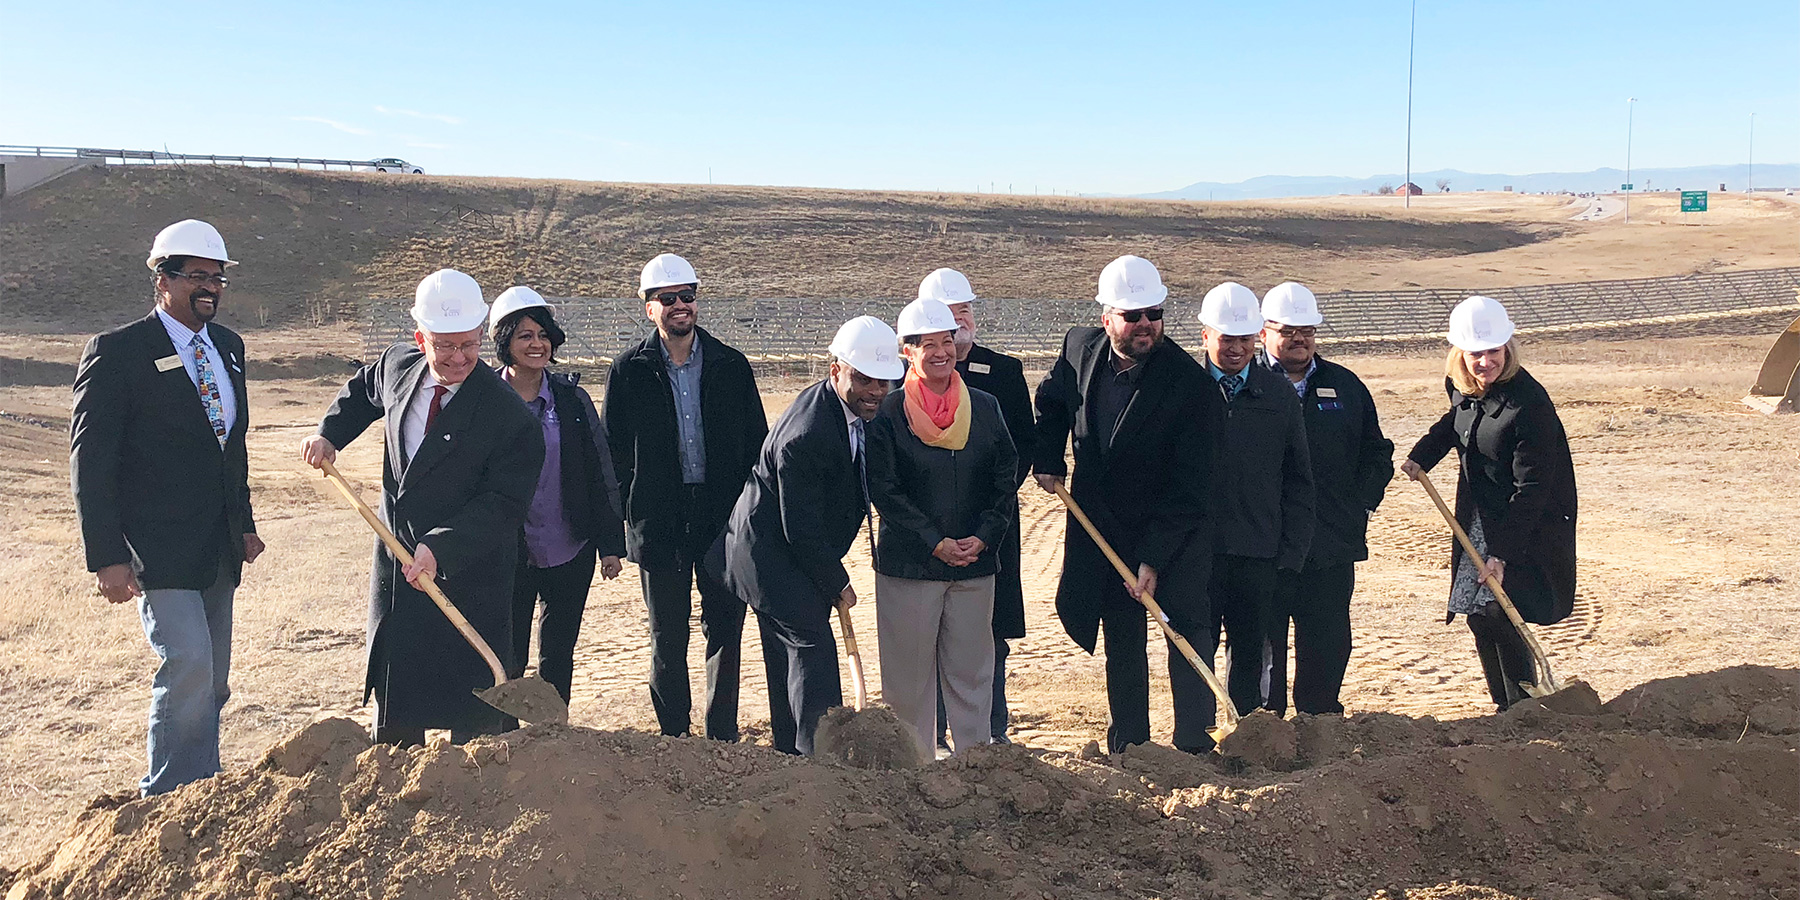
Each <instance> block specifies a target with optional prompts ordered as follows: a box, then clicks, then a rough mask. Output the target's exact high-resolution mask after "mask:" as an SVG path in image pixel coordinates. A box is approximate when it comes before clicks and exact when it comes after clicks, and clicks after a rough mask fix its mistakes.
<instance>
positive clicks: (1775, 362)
mask: <svg viewBox="0 0 1800 900" xmlns="http://www.w3.org/2000/svg"><path fill="white" fill-rule="evenodd" d="M1744 403H1745V404H1746V405H1748V406H1750V407H1751V408H1753V409H1758V410H1761V411H1763V412H1765V413H1783V412H1789V413H1791V412H1794V411H1795V409H1796V408H1800V316H1797V317H1795V319H1794V321H1792V322H1789V323H1788V327H1787V328H1786V329H1784V330H1783V331H1782V332H1781V333H1780V334H1778V335H1776V336H1775V346H1773V347H1770V348H1769V355H1768V356H1767V357H1765V358H1764V359H1763V364H1762V370H1761V371H1760V372H1758V373H1756V385H1755V386H1753V387H1751V388H1750V396H1748V397H1745V398H1744Z"/></svg>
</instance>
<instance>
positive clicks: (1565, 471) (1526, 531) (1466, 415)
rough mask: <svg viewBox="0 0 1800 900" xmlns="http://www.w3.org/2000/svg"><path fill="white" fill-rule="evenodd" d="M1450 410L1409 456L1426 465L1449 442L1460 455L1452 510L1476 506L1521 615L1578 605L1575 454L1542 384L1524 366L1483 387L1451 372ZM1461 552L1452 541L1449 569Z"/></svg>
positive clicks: (1560, 613)
mask: <svg viewBox="0 0 1800 900" xmlns="http://www.w3.org/2000/svg"><path fill="white" fill-rule="evenodd" d="M1444 389H1445V390H1446V391H1448V392H1449V394H1450V410H1449V411H1448V412H1446V413H1444V416H1443V418H1441V419H1439V420H1438V421H1437V423H1436V424H1434V425H1432V426H1431V430H1429V431H1427V432H1426V433H1425V436H1424V437H1422V438H1420V439H1419V442H1418V443H1417V444H1414V445H1413V448H1412V452H1411V453H1408V454H1407V458H1409V459H1411V460H1412V461H1413V462H1415V463H1418V464H1419V467H1420V468H1423V469H1426V470H1429V469H1430V468H1431V467H1432V466H1434V465H1436V464H1437V462H1438V460H1440V459H1443V458H1444V455H1445V454H1446V453H1449V452H1450V451H1451V450H1452V449H1455V450H1456V451H1457V453H1458V454H1459V457H1460V459H1461V461H1462V472H1461V474H1460V475H1459V476H1458V478H1457V482H1456V518H1457V521H1459V522H1461V523H1462V526H1463V528H1465V529H1467V528H1469V527H1470V524H1471V523H1472V522H1473V521H1474V519H1473V513H1474V512H1475V511H1476V510H1480V511H1481V525H1482V531H1483V533H1484V534H1485V536H1486V538H1487V552H1488V555H1490V556H1497V557H1499V558H1501V559H1502V560H1505V561H1506V577H1505V579H1504V581H1503V582H1502V584H1501V586H1502V587H1504V588H1506V593H1507V596H1508V597H1510V598H1511V599H1512V602H1513V605H1514V606H1517V607H1518V608H1519V615H1520V616H1521V617H1522V618H1524V619H1525V621H1527V622H1535V623H1537V624H1539V625H1553V624H1555V623H1557V622H1560V621H1562V620H1563V619H1564V618H1566V617H1568V615H1569V613H1570V612H1572V611H1573V610H1574V608H1575V507H1576V502H1575V463H1574V459H1573V458H1572V457H1571V456H1570V454H1569V437H1568V434H1567V433H1566V432H1564V431H1563V424H1562V419H1561V418H1559V417H1558V416H1557V414H1556V406H1555V404H1553V403H1551V402H1550V394H1549V392H1547V391H1545V390H1544V386H1543V385H1542V384H1539V383H1538V380H1537V379H1536V378H1533V377H1531V373H1530V372H1527V371H1525V370H1523V369H1520V370H1519V373H1518V374H1517V375H1514V376H1513V377H1512V378H1510V379H1508V380H1506V381H1503V382H1501V383H1499V384H1496V385H1494V386H1493V387H1492V388H1491V389H1489V390H1488V392H1487V394H1486V396H1483V397H1465V396H1463V394H1462V392H1461V391H1458V390H1457V389H1456V387H1455V385H1453V384H1452V383H1451V382H1450V380H1449V379H1447V378H1446V379H1445V380H1444ZM1462 555H1463V550H1462V545H1461V544H1460V543H1458V542H1456V541H1454V540H1453V541H1452V542H1451V546H1450V571H1452V572H1455V571H1456V566H1457V564H1458V563H1459V562H1460V561H1461V559H1462Z"/></svg>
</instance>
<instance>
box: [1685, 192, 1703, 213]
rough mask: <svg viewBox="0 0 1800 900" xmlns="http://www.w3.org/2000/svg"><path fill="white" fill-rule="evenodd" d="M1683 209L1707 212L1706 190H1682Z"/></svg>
mask: <svg viewBox="0 0 1800 900" xmlns="http://www.w3.org/2000/svg"><path fill="white" fill-rule="evenodd" d="M1681 211H1682V212H1706V192H1705V191H1682V192H1681Z"/></svg>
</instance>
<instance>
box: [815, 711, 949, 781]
mask: <svg viewBox="0 0 1800 900" xmlns="http://www.w3.org/2000/svg"><path fill="white" fill-rule="evenodd" d="M814 742H815V748H816V752H817V753H818V756H819V758H820V759H821V760H823V761H825V762H836V763H843V764H844V765H847V766H855V767H856V768H858V769H910V768H913V767H914V766H918V765H921V764H923V762H924V760H921V759H919V745H918V744H916V743H914V742H913V738H912V732H911V731H909V730H908V729H907V727H906V725H905V723H903V722H901V721H900V717H899V716H896V715H894V711H893V710H892V709H889V708H888V707H885V706H871V707H869V708H868V709H864V710H854V709H851V708H850V707H848V706H838V707H833V708H832V709H829V710H826V711H825V716H824V717H823V718H821V719H820V720H819V730H818V732H817V733H816V734H815V735H814Z"/></svg>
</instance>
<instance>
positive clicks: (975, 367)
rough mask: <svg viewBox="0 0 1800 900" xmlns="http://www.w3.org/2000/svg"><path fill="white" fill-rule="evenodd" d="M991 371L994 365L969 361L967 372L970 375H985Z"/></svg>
mask: <svg viewBox="0 0 1800 900" xmlns="http://www.w3.org/2000/svg"><path fill="white" fill-rule="evenodd" d="M992 371H994V367H993V366H990V365H988V364H987V363H969V374H971V375H986V374H988V373H989V372H992Z"/></svg>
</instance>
